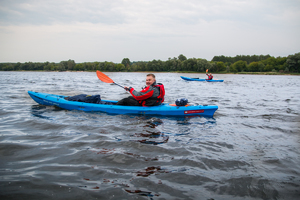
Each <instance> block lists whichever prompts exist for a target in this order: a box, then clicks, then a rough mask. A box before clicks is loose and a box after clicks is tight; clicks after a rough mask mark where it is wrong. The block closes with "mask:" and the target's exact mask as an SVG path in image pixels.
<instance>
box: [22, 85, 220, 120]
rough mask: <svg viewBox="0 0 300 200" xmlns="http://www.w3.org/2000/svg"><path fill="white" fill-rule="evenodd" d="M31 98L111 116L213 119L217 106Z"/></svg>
mask: <svg viewBox="0 0 300 200" xmlns="http://www.w3.org/2000/svg"><path fill="white" fill-rule="evenodd" d="M28 94H29V95H30V97H31V98H32V99H33V100H34V101H36V102H37V103H38V104H41V105H46V106H57V107H60V108H63V109H66V110H82V111H87V112H98V111H100V112H106V113H110V114H142V115H163V116H197V115H199V116H205V117H213V115H214V113H215V111H216V110H217V109H218V106H217V105H188V106H176V105H175V104H166V103H163V104H161V105H159V106H149V107H143V106H121V105H115V104H116V103H117V101H111V100H101V104H94V103H84V102H78V101H68V100H66V98H67V97H68V96H63V95H55V94H47V93H39V92H33V91H28Z"/></svg>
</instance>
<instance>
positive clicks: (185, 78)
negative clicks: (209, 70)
mask: <svg viewBox="0 0 300 200" xmlns="http://www.w3.org/2000/svg"><path fill="white" fill-rule="evenodd" d="M180 77H181V78H182V79H183V80H186V81H205V79H200V78H189V77H184V76H180Z"/></svg>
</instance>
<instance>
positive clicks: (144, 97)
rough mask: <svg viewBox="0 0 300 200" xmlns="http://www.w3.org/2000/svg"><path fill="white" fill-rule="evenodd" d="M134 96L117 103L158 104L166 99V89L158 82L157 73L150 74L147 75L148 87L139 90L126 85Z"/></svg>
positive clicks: (129, 104) (126, 104) (130, 104)
mask: <svg viewBox="0 0 300 200" xmlns="http://www.w3.org/2000/svg"><path fill="white" fill-rule="evenodd" d="M124 89H125V90H127V91H129V92H130V93H131V95H132V96H129V97H127V98H124V99H122V100H120V101H118V102H117V105H125V106H157V105H160V104H161V103H162V102H163V101H164V96H165V89H164V85H163V84H161V83H156V80H155V75H154V74H148V75H147V77H146V87H145V88H144V89H143V90H142V91H140V92H138V91H136V90H135V89H134V88H132V87H127V86H125V87H124Z"/></svg>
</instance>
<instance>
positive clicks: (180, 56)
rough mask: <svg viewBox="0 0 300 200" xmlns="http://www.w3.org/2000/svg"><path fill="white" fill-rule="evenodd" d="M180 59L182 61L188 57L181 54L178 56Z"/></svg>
mask: <svg viewBox="0 0 300 200" xmlns="http://www.w3.org/2000/svg"><path fill="white" fill-rule="evenodd" d="M178 59H179V60H180V61H182V62H183V61H185V60H187V58H186V57H185V56H184V55H183V54H180V55H179V56H178Z"/></svg>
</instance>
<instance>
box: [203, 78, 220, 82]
mask: <svg viewBox="0 0 300 200" xmlns="http://www.w3.org/2000/svg"><path fill="white" fill-rule="evenodd" d="M205 80H206V81H207V82H223V81H224V80H217V79H211V80H207V79H205Z"/></svg>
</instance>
